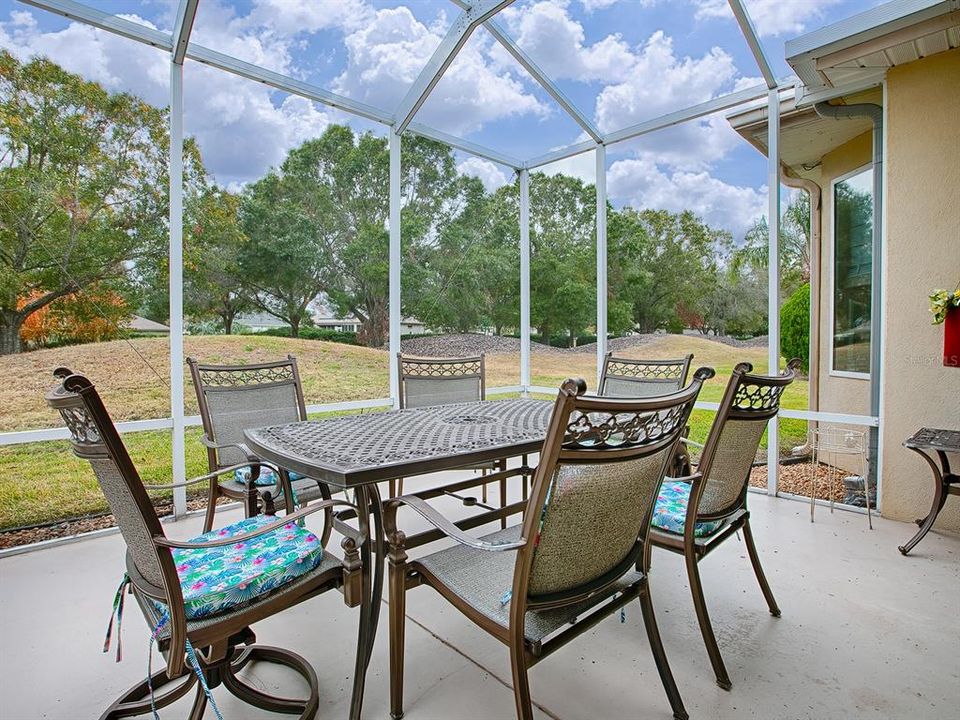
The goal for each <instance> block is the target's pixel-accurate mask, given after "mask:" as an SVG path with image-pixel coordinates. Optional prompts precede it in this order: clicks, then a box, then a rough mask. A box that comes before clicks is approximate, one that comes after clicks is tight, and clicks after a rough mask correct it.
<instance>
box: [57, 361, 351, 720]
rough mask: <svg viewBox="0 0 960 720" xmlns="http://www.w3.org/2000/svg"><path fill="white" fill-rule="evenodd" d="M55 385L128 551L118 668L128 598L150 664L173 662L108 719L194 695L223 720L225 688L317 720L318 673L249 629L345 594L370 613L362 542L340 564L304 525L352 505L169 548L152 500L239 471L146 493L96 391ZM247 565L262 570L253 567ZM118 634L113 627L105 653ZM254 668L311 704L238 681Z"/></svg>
mask: <svg viewBox="0 0 960 720" xmlns="http://www.w3.org/2000/svg"><path fill="white" fill-rule="evenodd" d="M55 376H56V377H57V378H58V380H59V381H60V383H59V385H58V386H57V387H55V388H54V389H53V390H52V391H51V392H50V393H48V394H47V398H46V399H47V403H48V404H49V405H50V406H51V407H53V408H55V409H56V410H57V411H59V413H60V415H61V417H62V418H63V420H64V422H65V423H66V425H67V427H68V428H69V430H70V435H71V438H72V447H73V452H74V454H75V455H76V456H77V457H80V458H84V459H86V460H89V461H90V464H91V466H92V467H93V471H94V473H95V474H96V476H97V480H98V481H99V483H100V488H101V490H102V491H103V494H104V496H105V497H106V499H107V503H108V504H109V506H110V510H111V511H112V512H113V515H114V517H115V518H116V521H117V525H118V526H119V528H120V533H121V535H122V537H123V540H124V542H125V543H126V546H127V553H126V574H125V575H124V576H123V582H122V583H121V585H120V588H119V589H118V591H117V595H116V597H115V599H114V611H115V613H116V619H117V630H116V633H117V642H118V647H117V659H118V660H119V659H120V647H119V641H120V627H119V623H120V620H121V618H122V616H123V602H124V596H125V595H126V594H127V592H130V593H132V594H133V596H134V597H135V598H136V600H137V603H138V604H139V606H140V609H141V611H142V612H143V614H144V617H145V618H146V620H147V623H148V625H149V626H150V627H151V628H153V629H154V630H153V633H152V635H151V655H152V644H153V642H154V641H156V642H157V643H158V645H159V649H160V651H161V653H162V654H163V656H164V659H165V660H166V669H165V670H160V671H159V672H156V673H151V671H150V669H149V668H148V671H147V679H146V680H145V681H143V682H140V683H138V684H137V685H135V686H134V687H132V688H131V689H130V690H128V691H127V692H126V693H124V694H123V695H122V696H121V697H120V698H119V699H117V700H116V701H115V702H113V703H112V704H111V705H110V707H109V708H107V710H106V711H105V712H104V713H103V715H102V716H101V720H107V719H112V718H121V717H129V716H132V715H139V714H143V713H148V712H150V711H151V709H152V707H154V706H155V707H157V708H162V707H165V706H167V705H169V704H171V703H173V702H175V701H176V700H178V699H180V698H182V697H184V696H185V695H187V694H188V693H189V692H190V691H191V689H194V688H196V690H195V699H194V702H193V706H192V709H191V711H190V714H189V717H190V718H191V720H199V719H200V718H201V717H202V716H203V713H204V709H205V708H206V705H207V703H208V701H209V702H210V703H211V705H213V708H214V711H215V713H216V714H217V716H218V717H219V711H218V710H217V709H216V702H215V700H213V696H212V695H211V694H210V692H209V688H215V687H217V686H219V685H223V686H224V687H225V688H226V689H227V690H228V691H230V693H231V694H233V695H235V696H236V697H238V698H240V699H241V700H243V701H244V702H246V703H249V704H251V705H254V706H256V707H258V708H262V709H265V710H271V711H273V712H282V713H286V714H295V715H299V717H301V718H313V717H314V716H315V714H316V712H317V707H318V704H319V698H318V683H317V675H316V673H315V672H314V670H313V668H312V667H311V666H310V664H309V663H308V662H307V661H306V660H305V659H304V658H302V657H300V656H299V655H297V654H295V653H293V652H291V651H289V650H285V649H281V648H277V647H270V646H266V645H260V644H256V638H255V636H254V633H253V631H252V630H251V628H250V626H251V625H252V624H253V623H255V622H258V621H260V620H263V619H265V618H268V617H271V616H273V615H276V614H277V613H279V612H282V611H284V610H286V609H287V608H290V607H292V606H293V605H296V604H298V603H300V602H303V601H304V600H308V599H309V598H312V597H314V596H316V595H319V594H321V593H324V592H327V591H328V590H332V589H335V588H340V589H342V590H343V592H344V598H345V600H346V601H347V604H348V605H351V606H356V605H358V604H360V605H363V606H364V607H366V604H367V601H364V600H363V599H362V598H363V594H362V578H361V572H360V571H361V560H360V554H359V551H358V544H357V542H355V540H353V539H345V540H344V541H343V543H342V547H343V550H344V557H343V559H340V558H338V557H336V556H335V555H334V554H333V553H331V552H330V551H329V550H326V549H323V548H322V547H321V546H320V542H319V540H318V538H317V537H316V536H315V535H314V534H313V533H311V532H310V531H309V530H306V529H305V528H302V527H301V526H300V525H299V524H298V522H297V521H299V520H300V519H301V518H304V517H306V516H307V515H310V514H311V513H314V512H317V511H324V512H326V511H327V510H329V509H330V508H332V507H333V506H340V505H343V506H347V507H349V508H353V509H354V510H355V509H356V507H355V506H354V505H352V504H350V503H347V502H345V501H340V500H329V499H325V500H322V501H317V502H316V503H313V504H311V505H309V506H307V507H304V508H302V509H300V510H298V511H296V512H294V513H291V514H288V515H286V516H285V517H282V518H277V517H274V516H270V515H261V516H256V517H252V518H247V519H245V520H242V521H240V522H237V523H233V524H232V525H228V526H225V527H223V528H221V529H219V530H216V531H213V532H211V533H205V534H203V535H200V536H199V537H196V538H194V539H192V540H187V541H178V540H172V539H169V538H167V537H166V534H165V533H164V531H163V525H161V523H160V520H159V518H158V517H157V514H156V511H155V509H154V507H153V504H152V503H151V501H150V497H149V496H148V495H147V491H148V490H154V489H165V490H167V489H171V488H174V487H184V486H186V485H191V484H194V483H200V482H206V481H208V480H209V479H210V478H211V477H214V476H215V475H217V474H221V473H229V472H233V468H232V467H231V468H221V469H218V470H217V471H215V472H214V473H210V474H208V475H203V476H201V477H199V478H195V479H194V480H190V481H187V482H184V483H171V484H168V485H159V486H157V485H144V484H143V482H142V481H141V479H140V475H139V474H138V472H137V470H136V468H135V467H134V465H133V462H132V461H131V460H130V456H129V455H128V453H127V450H126V448H125V447H124V444H123V442H122V441H121V439H120V435H119V434H118V432H117V430H116V428H115V427H114V425H113V422H112V421H111V419H110V416H109V414H108V413H107V411H106V409H105V408H104V406H103V402H102V401H101V399H100V397H99V395H98V394H97V391H96V388H95V387H94V385H93V384H92V383H91V382H90V381H89V380H88V379H87V378H85V377H83V376H82V375H74V374H73V373H72V372H71V371H70V370H67V369H65V368H59V369H58V370H57V371H56V372H55ZM282 482H284V483H287V482H288V480H286V479H284V480H283V481H282ZM360 530H361V534H362V535H363V537H366V536H367V533H368V529H367V528H366V527H365V526H364V525H361V528H360ZM238 556H240V557H238ZM252 558H256V560H257V561H258V562H256V563H253V562H249V560H250V559H252ZM112 631H113V617H111V621H110V626H109V628H108V631H107V642H106V643H105V645H104V652H106V651H107V650H108V648H109V642H110V635H111V633H112ZM358 657H360V655H359V643H358ZM257 661H264V662H270V663H276V664H280V665H284V666H286V667H288V668H290V669H292V670H294V671H295V672H297V673H298V674H299V675H300V676H301V677H302V678H303V680H304V681H305V682H306V684H307V686H308V687H309V696H308V697H307V698H306V699H304V700H300V699H292V698H284V697H277V696H274V695H271V694H268V693H266V692H264V690H263V689H261V688H256V687H253V686H252V685H250V684H248V683H247V682H246V681H245V680H243V679H242V678H240V677H239V676H238V672H239V671H240V670H241V669H242V668H243V667H245V666H246V665H247V664H249V663H251V662H257ZM364 670H365V667H358V668H357V673H356V674H355V683H357V682H359V683H361V684H360V687H362V682H363V674H364V672H363V671H364ZM171 685H172V687H168V686H171ZM161 690H162V691H163V692H162V693H161V692H158V691H161Z"/></svg>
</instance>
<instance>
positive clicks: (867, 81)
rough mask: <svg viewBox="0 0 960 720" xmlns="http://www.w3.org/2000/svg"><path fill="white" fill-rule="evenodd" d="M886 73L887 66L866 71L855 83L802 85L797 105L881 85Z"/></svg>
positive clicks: (810, 103)
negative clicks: (819, 85) (834, 85)
mask: <svg viewBox="0 0 960 720" xmlns="http://www.w3.org/2000/svg"><path fill="white" fill-rule="evenodd" d="M886 75H887V68H877V69H876V70H875V71H874V72H869V71H865V72H864V74H863V75H862V76H861V77H860V78H858V79H857V81H856V82H854V83H846V84H844V85H840V86H838V87H833V86H829V85H825V86H823V87H816V88H810V87H806V86H801V87H800V89H799V91H798V93H797V107H798V108H802V107H809V106H810V105H813V104H815V103H818V102H826V101H827V100H835V99H837V98H839V97H844V96H845V95H853V94H854V93H858V92H863V91H864V90H869V89H870V88H872V87H880V85H882V84H883V79H884V78H885V77H886Z"/></svg>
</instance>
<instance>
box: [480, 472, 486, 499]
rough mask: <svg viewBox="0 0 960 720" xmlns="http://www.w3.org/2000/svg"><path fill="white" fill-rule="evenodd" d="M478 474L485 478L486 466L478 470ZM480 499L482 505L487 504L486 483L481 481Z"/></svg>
mask: <svg viewBox="0 0 960 720" xmlns="http://www.w3.org/2000/svg"><path fill="white" fill-rule="evenodd" d="M480 475H481V476H483V477H484V478H486V477H487V469H486V468H482V469H481V470H480ZM480 501H481V502H482V503H483V504H484V505H486V504H487V483H483V485H481V486H480Z"/></svg>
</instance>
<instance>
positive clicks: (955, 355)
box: [943, 307, 960, 367]
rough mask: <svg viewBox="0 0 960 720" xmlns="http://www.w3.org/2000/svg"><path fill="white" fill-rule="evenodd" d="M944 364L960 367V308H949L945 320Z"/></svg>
mask: <svg viewBox="0 0 960 720" xmlns="http://www.w3.org/2000/svg"><path fill="white" fill-rule="evenodd" d="M943 364H944V365H945V366H946V367H960V308H958V307H955V308H950V309H949V310H947V317H946V318H945V319H944V321H943Z"/></svg>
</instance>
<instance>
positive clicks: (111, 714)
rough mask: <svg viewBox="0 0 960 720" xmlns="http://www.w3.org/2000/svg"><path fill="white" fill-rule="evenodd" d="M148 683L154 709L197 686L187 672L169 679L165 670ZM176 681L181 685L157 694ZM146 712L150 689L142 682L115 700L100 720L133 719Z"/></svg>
mask: <svg viewBox="0 0 960 720" xmlns="http://www.w3.org/2000/svg"><path fill="white" fill-rule="evenodd" d="M150 681H151V683H152V684H153V690H154V698H155V701H156V707H157V708H158V709H160V708H164V707H166V706H167V705H170V704H171V703H173V702H176V701H177V700H179V699H180V698H182V697H183V696H184V695H186V694H187V693H189V692H190V690H192V689H193V687H194V686H195V685H196V684H197V676H196V675H194V674H193V673H192V672H190V671H189V670H187V671H186V672H185V673H184V674H183V675H180V676H179V677H175V678H173V679H170V678H168V677H167V671H166V670H160V671H158V672H155V673H154V674H153V675H152V676H151V678H150ZM177 681H181V683H180V684H179V685H177V686H176V687H174V688H173V689H172V690H167V691H166V692H164V693H159V692H157V691H158V690H160V688H162V687H163V686H165V685H169V684H170V683H175V682H177ZM201 692H202V691H201ZM148 712H150V688H149V687H148V685H147V682H146V681H145V680H143V681H141V682H139V683H137V684H136V685H134V686H133V687H132V688H130V689H129V690H127V692H125V693H124V694H123V695H121V696H120V697H119V698H117V699H116V700H115V701H114V702H113V704H112V705H110V707H108V708H107V709H106V710H105V711H104V713H103V715H101V716H100V720H116V719H119V718H125V717H134V716H136V715H144V714H146V713H148Z"/></svg>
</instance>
